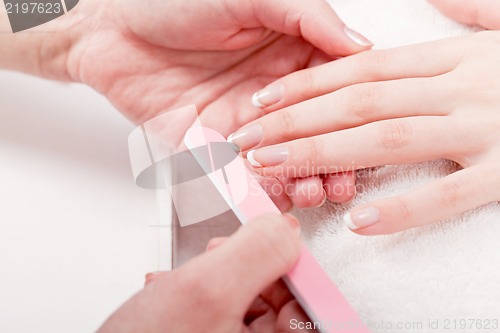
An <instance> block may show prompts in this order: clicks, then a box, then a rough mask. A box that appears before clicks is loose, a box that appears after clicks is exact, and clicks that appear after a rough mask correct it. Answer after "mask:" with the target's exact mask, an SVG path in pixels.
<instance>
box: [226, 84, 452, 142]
mask: <svg viewBox="0 0 500 333" xmlns="http://www.w3.org/2000/svg"><path fill="white" fill-rule="evenodd" d="M452 84H453V83H452ZM457 86H458V83H457ZM457 89H461V88H457ZM457 89H453V87H450V82H449V80H447V78H446V77H441V76H439V77H436V78H416V79H402V80H395V81H386V82H369V83H363V84H359V85H354V86H350V87H346V88H343V89H341V90H339V91H337V92H334V93H330V94H327V95H324V96H321V97H317V98H314V99H311V100H308V101H305V102H303V103H299V104H295V105H292V106H289V107H287V108H285V109H282V110H279V111H275V112H273V113H270V114H268V115H266V116H264V117H262V118H259V119H258V120H256V121H255V122H254V123H252V124H251V125H249V126H246V127H244V128H243V129H241V130H240V131H238V132H236V134H234V135H233V137H236V140H233V142H234V143H235V144H237V145H238V146H240V148H241V149H250V148H252V145H255V143H256V142H258V145H257V146H266V145H271V144H276V143H280V142H284V141H290V140H294V139H299V138H305V137H310V136H314V135H319V134H324V133H329V132H332V131H338V130H343V129H347V128H352V127H356V126H360V125H364V124H367V123H371V122H374V121H378V120H385V119H392V118H404V117H412V116H424V115H432V116H441V115H447V114H449V113H450V112H451V111H452V110H453V107H454V105H455V101H456V100H457V99H456V98H455V99H451V98H450V96H451V94H452V93H454V94H456V92H457ZM451 101H452V102H451ZM319 119H321V121H318V120H319ZM257 127H258V135H257V134H256V135H254V136H253V137H250V136H241V135H238V133H245V131H248V130H252V129H253V130H254V131H255V129H256V128H257ZM233 137H231V139H232V138H233Z"/></svg>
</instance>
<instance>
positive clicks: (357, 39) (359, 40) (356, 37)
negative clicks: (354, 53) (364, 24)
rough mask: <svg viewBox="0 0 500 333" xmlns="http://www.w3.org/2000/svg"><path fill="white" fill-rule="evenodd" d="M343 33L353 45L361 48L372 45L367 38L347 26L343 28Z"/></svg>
mask: <svg viewBox="0 0 500 333" xmlns="http://www.w3.org/2000/svg"><path fill="white" fill-rule="evenodd" d="M344 32H345V34H346V35H347V37H349V38H350V39H351V40H352V41H353V42H354V43H356V44H358V45H361V46H373V43H372V42H370V40H369V39H368V38H366V37H365V36H363V35H362V34H360V33H359V32H357V31H354V30H352V29H351V28H349V27H348V26H344Z"/></svg>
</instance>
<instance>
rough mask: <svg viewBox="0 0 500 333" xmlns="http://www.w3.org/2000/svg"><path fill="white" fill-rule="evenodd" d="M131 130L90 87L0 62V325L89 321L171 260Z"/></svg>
mask: <svg viewBox="0 0 500 333" xmlns="http://www.w3.org/2000/svg"><path fill="white" fill-rule="evenodd" d="M132 129H133V125H132V124H131V123H130V122H129V121H128V120H126V119H125V118H124V117H123V116H122V115H121V114H119V112H118V111H116V110H115V109H114V108H113V107H112V106H111V105H110V104H109V103H108V102H107V101H106V99H104V98H103V97H102V96H100V95H98V94H97V93H95V92H94V91H92V90H90V89H89V88H87V87H84V86H81V85H67V84H61V83H55V82H50V81H44V80H41V79H37V78H34V77H30V76H27V75H23V74H17V73H11V72H5V71H4V72H2V71H0V332H2V333H33V332H37V333H59V332H61V333H67V332H72V333H79V332H82V333H83V332H85V333H88V332H93V331H95V330H96V329H97V327H98V326H99V325H100V324H101V323H102V321H103V320H105V319H106V317H107V316H108V315H109V314H110V313H111V312H112V311H113V310H114V309H115V308H117V307H118V306H119V305H120V304H121V303H123V302H124V301H125V300H126V299H127V298H128V297H130V296H131V295H132V294H133V293H135V292H136V291H137V290H139V289H140V288H141V287H142V284H143V281H144V280H143V279H144V274H145V273H146V272H148V271H152V270H157V269H158V268H165V267H167V265H168V264H167V263H166V260H167V259H166V258H169V254H168V253H167V252H166V251H168V246H167V245H168V244H167V243H166V242H168V239H167V238H168V237H167V236H166V233H167V232H168V231H167V230H168V228H155V227H151V225H157V224H168V221H166V220H165V218H161V217H160V214H159V209H158V203H157V201H158V200H157V197H156V195H155V191H151V190H144V189H141V188H139V187H137V186H136V185H135V184H134V181H133V178H132V174H131V171H130V166H129V157H128V148H127V137H128V134H129V133H130V131H131V130H132Z"/></svg>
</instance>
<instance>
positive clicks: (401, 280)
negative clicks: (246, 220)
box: [294, 0, 500, 333]
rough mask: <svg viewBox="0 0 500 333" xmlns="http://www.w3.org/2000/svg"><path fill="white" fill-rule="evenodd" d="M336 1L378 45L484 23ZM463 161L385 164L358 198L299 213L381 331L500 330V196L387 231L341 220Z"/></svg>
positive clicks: (416, 3) (341, 283)
mask: <svg viewBox="0 0 500 333" xmlns="http://www.w3.org/2000/svg"><path fill="white" fill-rule="evenodd" d="M331 3H332V5H333V7H334V8H335V9H336V11H337V13H338V14H339V16H340V17H341V18H342V19H343V20H344V21H345V22H346V23H347V24H348V25H349V26H351V27H352V28H353V29H355V30H358V31H360V32H361V33H362V34H364V35H366V36H367V37H368V38H369V39H371V40H372V41H373V42H374V43H375V44H376V46H377V47H378V48H387V47H394V46H400V45H405V44H410V43H416V42H424V41H428V40H435V39H440V38H445V37H449V36H454V35H461V34H465V33H471V32H472V31H473V30H474V29H472V28H470V27H465V26H462V25H460V24H458V23H455V22H453V21H451V20H449V19H447V18H445V17H444V16H442V15H441V14H440V13H439V12H438V11H437V10H435V9H434V8H433V7H432V6H430V5H429V4H428V3H427V2H426V1H424V0H384V1H382V0H334V1H331ZM408 65H409V66H413V64H408ZM332 154H335V147H332ZM458 169H459V167H458V166H457V165H456V164H455V163H453V162H449V161H444V160H440V161H432V162H427V163H422V164H417V165H404V166H385V167H379V168H375V169H373V170H372V171H371V172H370V176H369V177H363V178H362V179H360V180H359V188H360V189H361V191H360V193H359V194H358V196H357V198H356V199H355V200H354V201H353V202H352V203H349V204H346V205H336V204H331V203H327V204H325V205H324V206H323V207H321V208H317V209H306V210H295V211H294V213H295V214H296V215H297V216H298V217H299V218H300V219H301V221H302V224H303V229H304V237H305V238H306V240H307V242H308V244H309V246H310V248H311V250H312V251H313V253H314V254H315V256H316V257H317V258H318V260H319V261H320V262H321V264H322V266H323V267H324V268H325V270H326V271H327V272H328V274H329V275H330V276H331V278H332V279H333V281H335V283H336V284H337V285H338V287H339V288H340V290H341V291H342V292H343V293H344V295H345V296H346V298H347V299H348V300H349V301H350V303H351V304H352V306H353V307H354V308H355V309H356V310H357V311H358V312H359V314H360V315H361V317H362V318H363V319H364V320H365V321H366V322H367V323H368V324H369V325H370V327H371V328H372V330H373V332H374V333H377V332H460V331H463V332H485V331H486V332H494V331H500V322H499V321H500V255H499V254H500V241H498V238H500V207H499V205H498V204H496V203H494V204H490V205H487V206H484V207H481V208H478V209H476V210H474V211H471V212H468V213H466V214H464V215H462V216H460V217H457V218H454V219H452V220H450V221H443V222H440V223H438V224H434V225H431V226H426V227H422V228H419V229H413V230H409V231H406V232H401V233H398V234H394V235H387V236H371V237H366V236H358V235H356V234H354V233H352V232H350V231H349V230H348V229H347V228H346V227H345V226H344V225H343V223H342V221H341V219H342V216H343V214H344V213H345V212H347V211H348V210H349V209H350V208H352V207H354V206H355V205H358V204H360V203H365V202H370V201H373V200H376V199H379V198H384V197H390V196H393V195H396V194H399V193H404V192H406V191H409V190H411V189H413V188H415V187H417V186H421V185H422V184H425V183H428V182H431V181H433V180H435V179H438V178H440V177H443V176H445V175H447V174H449V173H452V172H454V171H457V170H458ZM471 319H472V320H474V321H472V320H471ZM464 320H465V321H464ZM464 323H465V328H464V327H463V324H464ZM495 323H496V324H495ZM494 328H496V329H494Z"/></svg>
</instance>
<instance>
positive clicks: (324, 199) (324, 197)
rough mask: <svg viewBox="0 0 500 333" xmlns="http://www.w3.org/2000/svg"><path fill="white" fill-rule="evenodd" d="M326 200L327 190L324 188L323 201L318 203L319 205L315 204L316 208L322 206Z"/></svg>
mask: <svg viewBox="0 0 500 333" xmlns="http://www.w3.org/2000/svg"><path fill="white" fill-rule="evenodd" d="M325 202H326V192H325V190H323V199H322V200H321V202H320V203H319V204H318V205H317V206H314V208H319V207H321V206H323V205H324V204H325Z"/></svg>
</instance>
